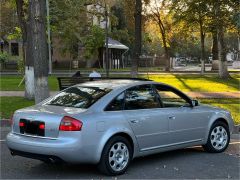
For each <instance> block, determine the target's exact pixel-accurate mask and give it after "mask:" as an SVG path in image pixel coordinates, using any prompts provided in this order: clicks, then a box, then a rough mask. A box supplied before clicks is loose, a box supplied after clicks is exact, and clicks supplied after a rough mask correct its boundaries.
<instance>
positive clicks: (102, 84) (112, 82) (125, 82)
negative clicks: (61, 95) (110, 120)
mask: <svg viewBox="0 0 240 180" xmlns="http://www.w3.org/2000/svg"><path fill="white" fill-rule="evenodd" d="M149 83H153V81H150V80H149V81H148V80H137V79H109V80H96V81H88V82H85V83H82V84H78V85H77V86H86V87H99V88H103V89H104V88H108V89H113V90H114V89H118V88H121V87H125V86H129V85H133V86H134V85H140V84H149Z"/></svg>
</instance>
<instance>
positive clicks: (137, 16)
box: [131, 0, 142, 77]
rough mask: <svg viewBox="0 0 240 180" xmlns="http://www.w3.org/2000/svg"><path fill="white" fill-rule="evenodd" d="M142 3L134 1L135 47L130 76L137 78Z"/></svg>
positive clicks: (140, 47)
mask: <svg viewBox="0 0 240 180" xmlns="http://www.w3.org/2000/svg"><path fill="white" fill-rule="evenodd" d="M141 30H142V1H141V0H136V4H135V46H134V52H133V59H132V68H131V75H132V77H137V75H138V62H139V59H140V55H141V49H142V31H141Z"/></svg>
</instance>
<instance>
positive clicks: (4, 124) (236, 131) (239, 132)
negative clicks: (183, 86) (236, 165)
mask: <svg viewBox="0 0 240 180" xmlns="http://www.w3.org/2000/svg"><path fill="white" fill-rule="evenodd" d="M0 125H1V127H10V126H11V122H10V120H9V119H2V120H0ZM233 134H237V135H240V125H236V126H234V128H233Z"/></svg>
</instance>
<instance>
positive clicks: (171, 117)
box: [168, 116, 176, 119]
mask: <svg viewBox="0 0 240 180" xmlns="http://www.w3.org/2000/svg"><path fill="white" fill-rule="evenodd" d="M168 119H176V117H175V116H168Z"/></svg>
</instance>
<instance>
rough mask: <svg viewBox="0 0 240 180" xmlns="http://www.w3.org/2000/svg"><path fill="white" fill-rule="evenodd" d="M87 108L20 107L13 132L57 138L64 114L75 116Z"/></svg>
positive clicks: (14, 119)
mask: <svg viewBox="0 0 240 180" xmlns="http://www.w3.org/2000/svg"><path fill="white" fill-rule="evenodd" d="M85 111H86V109H79V108H70V107H61V106H52V105H36V106H32V107H29V108H25V109H20V110H18V111H16V112H15V113H14V117H13V128H12V130H13V132H15V133H18V134H22V135H26V136H37V137H44V138H57V137H58V134H59V125H60V123H61V120H62V118H63V117H64V116H72V117H73V116H74V115H76V114H79V113H83V112H85Z"/></svg>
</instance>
